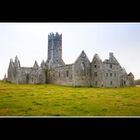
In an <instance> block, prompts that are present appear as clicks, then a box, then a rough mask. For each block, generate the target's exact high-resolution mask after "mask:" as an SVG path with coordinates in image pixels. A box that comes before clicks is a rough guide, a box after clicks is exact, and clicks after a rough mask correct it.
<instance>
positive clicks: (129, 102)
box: [0, 82, 140, 116]
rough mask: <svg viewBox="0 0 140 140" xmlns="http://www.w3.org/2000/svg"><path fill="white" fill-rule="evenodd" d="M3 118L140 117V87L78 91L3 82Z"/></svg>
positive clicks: (0, 104)
mask: <svg viewBox="0 0 140 140" xmlns="http://www.w3.org/2000/svg"><path fill="white" fill-rule="evenodd" d="M0 116H140V87H125V88H84V87H83V88H81V87H79V88H74V87H66V86H57V85H51V84H46V85H17V84H10V83H4V82H0Z"/></svg>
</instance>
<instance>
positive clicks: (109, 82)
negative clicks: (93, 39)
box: [103, 53, 124, 87]
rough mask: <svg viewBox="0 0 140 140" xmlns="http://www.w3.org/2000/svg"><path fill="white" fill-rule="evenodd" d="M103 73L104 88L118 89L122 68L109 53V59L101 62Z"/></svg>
mask: <svg viewBox="0 0 140 140" xmlns="http://www.w3.org/2000/svg"><path fill="white" fill-rule="evenodd" d="M103 73H104V76H103V83H104V87H120V77H121V75H122V67H121V66H120V64H119V63H118V61H117V60H116V58H115V57H114V55H113V53H109V59H106V60H105V61H104V62H103ZM123 74H124V73H123Z"/></svg>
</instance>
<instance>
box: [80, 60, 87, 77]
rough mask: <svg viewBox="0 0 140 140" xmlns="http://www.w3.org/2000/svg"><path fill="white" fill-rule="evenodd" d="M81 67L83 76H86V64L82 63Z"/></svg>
mask: <svg viewBox="0 0 140 140" xmlns="http://www.w3.org/2000/svg"><path fill="white" fill-rule="evenodd" d="M81 67H82V71H83V72H82V73H83V75H85V74H86V69H85V63H84V62H82V63H81Z"/></svg>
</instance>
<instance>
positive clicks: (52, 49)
mask: <svg viewBox="0 0 140 140" xmlns="http://www.w3.org/2000/svg"><path fill="white" fill-rule="evenodd" d="M47 63H48V67H49V68H50V67H52V66H61V65H65V63H64V61H63V60H62V34H58V33H56V34H54V33H50V34H49V35H48V59H47Z"/></svg>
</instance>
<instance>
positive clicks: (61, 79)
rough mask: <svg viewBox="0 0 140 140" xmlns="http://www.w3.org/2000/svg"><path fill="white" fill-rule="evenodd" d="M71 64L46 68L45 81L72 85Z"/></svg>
mask: <svg viewBox="0 0 140 140" xmlns="http://www.w3.org/2000/svg"><path fill="white" fill-rule="evenodd" d="M72 66H73V64H70V65H64V66H59V67H55V68H54V69H48V70H47V82H48V83H54V84H58V85H68V86H73V71H72Z"/></svg>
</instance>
